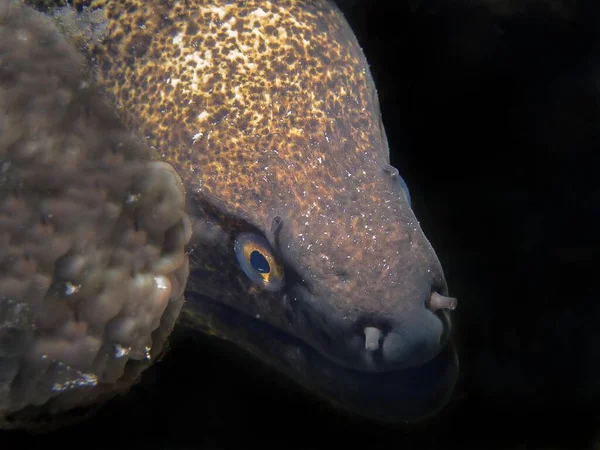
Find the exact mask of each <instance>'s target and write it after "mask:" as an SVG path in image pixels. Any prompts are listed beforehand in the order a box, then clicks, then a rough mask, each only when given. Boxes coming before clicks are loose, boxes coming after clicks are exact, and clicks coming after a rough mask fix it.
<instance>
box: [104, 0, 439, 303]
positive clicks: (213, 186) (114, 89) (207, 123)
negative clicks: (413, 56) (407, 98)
mask: <svg viewBox="0 0 600 450" xmlns="http://www.w3.org/2000/svg"><path fill="white" fill-rule="evenodd" d="M106 10H107V15H108V17H109V19H110V21H109V35H110V38H109V39H108V41H107V43H106V46H105V47H102V48H101V49H98V52H99V54H98V59H99V60H100V75H101V78H102V79H103V80H106V81H108V83H109V86H110V91H111V93H112V94H113V95H114V97H115V99H116V102H117V104H118V105H122V109H121V111H122V115H123V117H124V119H125V122H126V123H127V124H128V125H129V126H130V128H132V129H134V130H138V131H139V133H140V135H142V136H145V137H147V139H148V141H149V143H151V144H152V145H153V146H154V147H156V148H157V150H158V151H159V152H160V153H161V154H162V155H163V157H164V158H165V159H166V160H167V161H169V162H170V163H172V164H173V165H174V166H175V168H176V170H177V171H178V172H179V173H180V175H181V177H182V179H183V180H184V182H185V183H186V186H187V192H188V195H189V196H192V197H193V196H195V195H201V196H209V197H210V198H211V201H212V202H217V203H218V204H219V205H220V206H221V207H222V208H223V209H224V210H226V211H227V212H228V213H231V214H239V215H241V216H243V217H244V218H246V219H247V220H248V221H249V222H251V223H252V224H255V225H256V226H258V227H259V228H262V229H268V227H269V225H270V223H271V220H272V218H273V217H274V216H276V215H279V216H282V217H286V216H288V217H289V216H290V215H293V217H291V218H290V219H291V220H286V225H289V226H292V227H294V232H293V234H295V235H297V236H301V235H302V236H305V238H304V239H300V240H299V241H298V242H297V243H296V244H295V245H297V246H298V249H297V251H300V252H306V253H311V254H314V257H313V258H311V259H310V266H311V267H312V269H313V270H316V269H317V266H321V265H322V266H323V269H324V270H323V273H330V272H331V269H333V267H332V266H333V264H334V262H335V261H343V263H344V271H346V272H348V271H352V272H356V271H355V270H353V267H351V266H352V265H354V264H356V265H360V266H363V267H365V268H366V269H367V270H369V271H370V272H372V273H374V276H369V277H364V278H363V277H361V278H360V279H359V278H352V279H348V280H346V281H345V282H344V283H336V286H335V289H344V290H345V291H346V294H348V296H343V298H345V299H347V300H350V299H351V298H352V297H354V296H351V295H350V293H352V292H356V290H357V289H360V290H363V291H364V292H365V294H366V295H371V296H374V299H373V302H372V306H371V307H372V308H373V309H374V310H379V309H381V308H382V307H383V305H382V303H383V302H393V303H395V302H396V296H392V297H391V298H388V297H387V296H386V295H385V292H382V290H381V289H379V288H378V286H381V285H382V283H381V279H384V278H387V277H390V276H393V275H395V272H396V270H394V266H395V265H397V264H401V263H402V261H401V260H400V259H399V258H396V260H393V259H392V258H386V254H389V251H387V250H386V247H387V248H389V247H390V245H392V246H393V241H395V240H406V239H407V238H410V236H407V234H412V233H413V229H412V228H408V227H406V222H412V223H413V224H414V229H415V232H416V231H417V230H418V224H417V223H416V221H415V219H414V217H413V215H412V212H410V211H409V210H408V208H407V207H406V206H405V202H406V200H405V199H404V197H403V196H402V193H401V191H400V189H399V188H398V187H397V186H394V185H395V184H397V182H396V181H395V180H394V179H393V178H392V177H390V176H389V174H387V173H386V172H385V171H384V170H383V168H382V167H383V165H384V164H387V163H389V154H388V148H387V142H386V138H385V134H384V133H383V129H382V123H381V119H380V114H379V109H378V103H377V97H376V91H375V86H374V84H373V82H372V79H371V76H370V73H369V71H368V65H367V62H366V60H365V58H364V56H363V54H362V52H361V50H360V47H359V45H358V43H357V41H356V39H355V38H354V36H353V34H352V32H351V30H350V28H349V27H348V25H347V23H346V22H345V20H344V19H343V16H341V14H340V13H339V12H338V11H337V10H336V9H333V8H332V7H331V5H330V4H328V3H326V2H324V1H278V2H273V3H271V2H265V1H246V2H215V1H214V0H210V1H190V2H167V1H165V2H160V1H144V2H141V1H119V2H107V5H106ZM180 18H184V20H181V19H180ZM403 209H406V212H403ZM288 217H286V218H288ZM315 228H316V229H318V230H319V233H318V234H317V233H314V232H313V233H312V234H309V233H307V231H308V230H315ZM418 231H420V230H418ZM391 241H392V242H391ZM311 244H312V246H311ZM309 246H310V247H309ZM322 246H326V247H327V250H326V251H323V252H320V251H319V250H318V249H319V248H320V247H322ZM426 251H429V249H427V250H426ZM328 252H335V253H336V255H331V254H328ZM374 269H375V270H374ZM357 271H360V269H357ZM375 272H376V274H375ZM323 281H324V283H326V284H329V285H330V286H331V282H332V280H331V279H326V280H323ZM332 287H333V286H332ZM375 299H376V300H375ZM340 300H341V299H340Z"/></svg>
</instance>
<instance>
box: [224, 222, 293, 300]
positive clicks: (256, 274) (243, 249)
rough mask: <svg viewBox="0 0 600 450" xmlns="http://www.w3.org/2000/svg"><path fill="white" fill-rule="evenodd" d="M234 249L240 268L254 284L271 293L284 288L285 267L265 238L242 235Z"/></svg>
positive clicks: (247, 234) (251, 234)
mask: <svg viewBox="0 0 600 450" xmlns="http://www.w3.org/2000/svg"><path fill="white" fill-rule="evenodd" d="M233 248H234V251H235V256H236V258H237V260H238V263H239V264H240V267H241V268H242V270H243V271H244V273H245V274H246V275H247V276H248V278H250V279H251V280H252V281H253V282H255V283H256V284H258V285H259V286H261V287H263V288H265V289H267V290H270V291H278V290H280V289H281V288H282V287H283V285H284V270H283V265H282V264H281V263H279V261H277V259H276V258H275V255H274V253H273V250H272V249H271V246H270V245H269V242H268V241H267V240H266V239H265V238H264V237H262V236H260V235H257V234H254V233H241V234H239V235H238V236H237V238H236V239H235V243H234V246H233Z"/></svg>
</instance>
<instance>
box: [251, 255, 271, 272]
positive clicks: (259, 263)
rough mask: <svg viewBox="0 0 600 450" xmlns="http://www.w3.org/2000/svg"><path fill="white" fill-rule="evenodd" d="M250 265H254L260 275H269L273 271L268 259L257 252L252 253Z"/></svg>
mask: <svg viewBox="0 0 600 450" xmlns="http://www.w3.org/2000/svg"><path fill="white" fill-rule="evenodd" d="M250 264H252V267H254V270H256V271H257V272H260V273H269V270H271V268H270V267H269V263H268V262H267V258H265V257H264V256H263V254H262V253H261V252H259V251H257V250H254V251H253V252H252V253H250Z"/></svg>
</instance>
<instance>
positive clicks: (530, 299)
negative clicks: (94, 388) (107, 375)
mask: <svg viewBox="0 0 600 450" xmlns="http://www.w3.org/2000/svg"><path fill="white" fill-rule="evenodd" d="M339 4H340V6H341V7H342V9H343V10H344V12H345V14H346V15H347V17H348V20H349V21H350V23H351V25H352V26H353V28H354V30H355V32H356V33H357V36H358V39H359V41H360V42H361V45H362V46H363V48H364V51H365V53H366V55H367V59H368V60H369V62H370V64H371V70H372V73H373V76H374V78H375V81H376V84H377V87H378V91H379V96H380V101H381V107H382V114H383V118H384V122H385V125H386V129H387V133H388V138H389V142H390V147H391V149H392V152H393V155H392V162H393V164H394V165H396V166H397V167H398V168H399V169H400V172H401V174H402V176H403V177H404V178H405V180H406V182H407V183H408V185H409V187H410V189H411V195H412V198H413V208H414V210H415V211H416V214H417V217H418V218H419V219H420V222H421V226H422V227H423V229H424V230H425V233H426V235H427V236H428V238H429V239H430V241H431V242H432V244H433V246H434V248H435V249H436V251H437V253H438V256H439V258H440V260H441V261H442V265H443V266H444V269H445V272H446V276H447V279H448V283H449V287H450V292H451V294H452V295H454V296H456V297H458V299H459V308H458V309H457V311H456V312H455V314H454V324H455V326H454V330H455V339H456V342H457V343H458V346H459V352H460V353H459V356H460V362H461V378H460V380H459V384H458V387H457V389H456V392H455V395H454V398H453V399H452V401H451V403H450V404H449V406H448V407H447V408H446V409H445V410H444V411H443V412H442V413H440V414H439V415H438V416H436V417H435V418H433V419H431V420H429V421H427V422H425V423H422V424H419V425H411V426H399V427H390V426H380V425H375V424H372V423H367V422H364V421H361V420H359V419H357V418H352V417H347V416H345V415H343V414H339V413H336V412H334V411H331V410H330V409H329V408H328V407H326V406H325V405H323V404H321V403H320V402H319V401H317V400H315V399H314V398H312V397H311V396H309V395H307V394H305V393H304V392H303V391H301V390H300V389H298V388H296V387H295V386H293V385H291V384H290V383H288V382H287V381H285V380H282V379H281V378H280V377H278V376H277V375H276V374H274V373H273V372H272V371H270V370H268V369H266V368H264V367H262V366H261V365H260V364H258V363H255V362H254V361H252V360H249V359H248V358H247V357H245V356H244V355H242V354H240V352H239V351H238V350H237V349H235V348H233V347H231V346H229V345H225V344H222V343H219V342H217V341H214V340H212V339H209V338H203V337H200V338H198V337H196V338H194V337H189V336H182V335H176V336H175V338H174V340H173V346H172V347H173V348H172V350H171V352H170V353H169V354H168V356H167V357H166V358H165V359H164V360H163V361H162V362H160V363H158V364H157V365H156V366H155V367H154V368H152V369H151V370H150V371H149V372H148V373H147V374H146V376H145V377H144V380H143V382H142V384H141V385H139V386H137V387H136V388H135V389H134V390H133V392H132V393H131V395H129V396H127V397H125V398H119V399H116V400H115V401H113V402H112V403H110V404H109V405H107V406H106V407H105V408H103V409H102V410H101V411H100V412H99V413H98V414H97V415H96V416H95V417H94V419H92V420H90V421H88V422H85V423H83V424H80V425H78V426H74V427H70V428H67V429H64V430H62V431H60V432H57V433H53V434H50V435H40V436H29V435H25V434H22V433H10V434H5V435H2V436H0V439H4V442H6V443H8V441H9V440H10V441H11V442H12V443H13V444H17V445H19V446H20V447H21V448H33V447H34V446H40V447H42V446H43V447H47V446H49V445H58V446H60V447H62V448H75V447H77V448H81V447H83V448H90V449H91V448H138V447H139V448H173V449H174V448H210V449H212V448H248V447H253V446H257V447H259V448H260V447H262V448H278V449H287V448H315V449H316V448H319V449H321V448H322V449H326V448H327V449H330V448H342V447H352V448H355V447H356V448H363V449H374V448H389V447H395V448H398V449H447V448H462V449H464V448H484V449H487V448H502V449H538V448H545V449H555V448H565V449H599V448H600V443H598V444H595V445H594V441H595V440H596V434H597V431H600V428H599V427H598V425H600V421H599V420H598V418H599V414H598V406H600V350H599V347H600V329H599V328H598V322H599V319H600V302H599V298H598V297H599V296H598V284H599V282H598V280H600V264H599V262H598V261H599V256H600V238H599V230H600V227H599V225H600V188H599V184H600V182H599V181H598V170H599V169H600V152H599V151H598V150H599V149H598V144H599V143H600V139H599V138H600V91H599V89H600V39H599V38H600V26H599V25H600V17H599V16H600V4H598V5H594V4H593V3H592V2H590V3H584V2H575V1H567V0H563V1H560V0H540V1H530V0H521V1H516V0H515V1H508V0H471V1H467V0H398V1H396V2H382V1H374V0H350V1H345V0H340V1H339ZM599 441H600V439H599ZM3 448H6V447H4V446H3Z"/></svg>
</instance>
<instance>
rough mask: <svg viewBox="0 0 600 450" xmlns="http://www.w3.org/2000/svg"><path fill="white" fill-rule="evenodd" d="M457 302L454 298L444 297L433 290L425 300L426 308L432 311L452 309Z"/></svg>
mask: <svg viewBox="0 0 600 450" xmlns="http://www.w3.org/2000/svg"><path fill="white" fill-rule="evenodd" d="M457 303H458V301H457V300H456V299H455V298H452V297H445V296H443V295H440V294H438V293H437V292H433V293H432V294H431V297H429V301H428V302H427V308H429V309H430V310H431V311H433V312H436V311H437V310H438V309H449V310H450V311H452V310H454V309H455V308H456V305H457Z"/></svg>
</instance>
